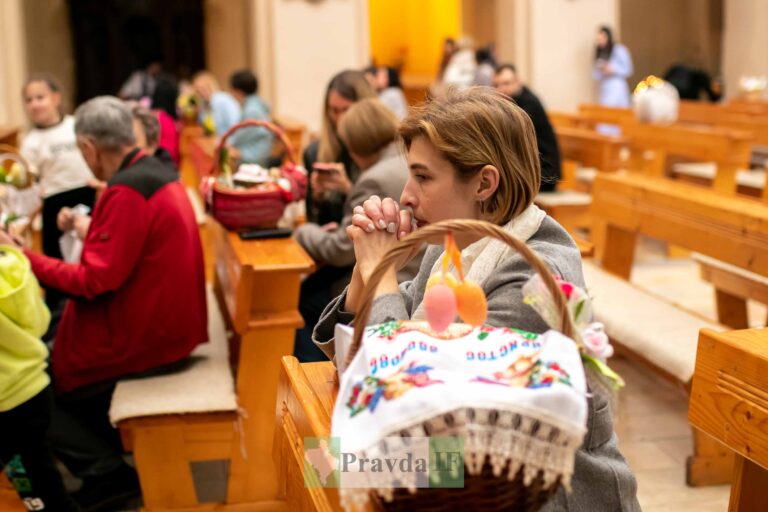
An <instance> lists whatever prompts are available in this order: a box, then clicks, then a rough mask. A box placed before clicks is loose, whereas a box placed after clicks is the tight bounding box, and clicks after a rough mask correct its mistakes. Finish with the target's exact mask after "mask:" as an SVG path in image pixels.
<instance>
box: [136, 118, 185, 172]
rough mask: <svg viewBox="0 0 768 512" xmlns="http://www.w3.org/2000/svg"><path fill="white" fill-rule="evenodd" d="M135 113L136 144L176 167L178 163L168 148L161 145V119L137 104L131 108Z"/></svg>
mask: <svg viewBox="0 0 768 512" xmlns="http://www.w3.org/2000/svg"><path fill="white" fill-rule="evenodd" d="M131 114H132V115H133V135H134V136H135V137H136V146H138V147H139V148H141V149H143V150H144V151H146V152H147V154H149V155H152V156H154V157H155V158H157V159H158V160H160V161H161V162H163V163H164V164H167V165H170V166H171V167H173V168H174V169H176V164H175V163H174V161H173V158H172V157H171V154H170V153H169V152H168V150H167V149H166V148H164V147H162V146H160V129H161V128H160V121H159V120H158V118H157V115H156V114H155V113H154V112H152V111H151V110H149V109H148V108H145V107H142V106H141V105H136V106H134V107H133V108H132V109H131Z"/></svg>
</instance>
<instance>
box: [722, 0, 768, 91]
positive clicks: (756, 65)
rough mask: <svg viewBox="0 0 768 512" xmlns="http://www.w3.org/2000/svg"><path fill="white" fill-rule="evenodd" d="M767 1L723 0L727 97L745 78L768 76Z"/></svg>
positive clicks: (736, 89)
mask: <svg viewBox="0 0 768 512" xmlns="http://www.w3.org/2000/svg"><path fill="white" fill-rule="evenodd" d="M766 20H768V1H766V0H725V30H724V34H723V76H724V78H725V93H726V96H728V97H734V96H737V95H738V93H739V90H738V89H739V78H740V77H741V76H744V75H762V76H768V25H767V21H766Z"/></svg>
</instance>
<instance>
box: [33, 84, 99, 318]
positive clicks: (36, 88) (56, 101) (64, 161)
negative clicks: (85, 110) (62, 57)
mask: <svg viewBox="0 0 768 512" xmlns="http://www.w3.org/2000/svg"><path fill="white" fill-rule="evenodd" d="M22 98H23V100H24V107H25V109H26V111H27V115H28V116H29V120H30V121H31V123H32V129H31V130H30V131H29V132H28V133H27V134H26V136H25V137H24V139H23V140H22V143H21V154H22V155H23V156H24V157H25V158H26V159H27V160H29V163H30V164H31V165H32V166H33V167H34V168H35V169H36V170H37V173H38V175H39V176H40V186H41V188H42V196H43V212H42V216H43V237H42V239H43V240H42V241H43V252H44V253H45V254H46V255H48V256H53V257H56V258H61V249H60V247H59V238H60V237H61V235H62V232H61V231H60V230H59V228H58V226H57V225H56V217H57V216H58V214H59V211H60V210H61V209H62V208H64V207H72V206H75V205H78V204H84V205H86V206H88V207H89V208H93V204H94V202H95V200H96V189H95V188H94V186H95V185H96V184H97V183H98V182H97V181H96V179H95V178H94V177H93V173H91V170H90V169H89V168H88V165H87V164H86V163H85V160H83V157H82V155H81V154H80V150H79V149H78V148H77V140H76V137H75V120H74V118H73V117H72V116H70V115H63V113H62V111H61V89H60V87H59V85H58V83H57V82H56V80H55V79H54V78H53V77H51V76H48V75H33V76H32V77H30V78H29V80H27V82H26V84H24V88H23V89H22ZM62 299H63V295H61V294H60V293H59V292H57V291H56V290H47V291H46V303H47V304H48V307H49V308H51V311H54V310H55V308H56V306H58V305H59V303H60V301H61V300H62Z"/></svg>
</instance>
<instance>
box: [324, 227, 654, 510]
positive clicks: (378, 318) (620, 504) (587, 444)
mask: <svg viewBox="0 0 768 512" xmlns="http://www.w3.org/2000/svg"><path fill="white" fill-rule="evenodd" d="M527 245H528V246H529V247H530V248H531V249H532V250H533V251H534V252H536V254H537V255H538V256H539V257H540V258H541V259H542V260H543V261H544V263H546V264H547V265H548V266H549V268H550V269H551V270H552V272H553V273H554V274H555V275H558V276H560V277H562V278H563V279H564V280H566V281H570V282H572V283H574V284H576V285H578V286H582V287H583V286H584V276H583V275H582V270H581V256H580V254H579V250H578V248H577V247H576V244H575V243H574V241H573V239H571V237H570V236H569V235H568V233H567V232H566V231H565V230H564V229H563V228H562V227H561V226H560V225H559V224H558V223H557V222H555V221H554V220H553V219H552V218H551V217H546V218H545V219H544V221H543V222H542V224H541V226H540V227H539V230H538V231H537V232H536V233H535V234H534V235H533V236H532V237H531V238H530V239H529V240H528V242H527ZM441 252H442V248H441V247H437V246H431V247H429V248H428V249H427V251H426V253H425V255H424V258H423V260H422V262H421V268H420V270H419V273H418V274H417V275H416V277H415V278H414V279H413V281H408V282H405V283H402V284H401V285H400V293H399V294H389V295H384V296H381V297H379V298H377V299H376V300H375V301H374V303H373V308H372V311H371V317H370V318H369V320H368V323H369V324H376V323H380V322H384V321H387V320H405V319H409V318H410V317H411V315H412V314H413V313H414V311H415V310H416V307H417V306H418V305H419V304H420V303H421V301H422V298H423V296H424V290H425V288H426V284H427V279H428V278H429V273H430V270H431V269H432V265H433V264H434V263H435V261H437V259H438V257H439V255H440V253H441ZM532 274H533V269H532V268H531V267H530V265H529V264H528V263H527V262H526V261H525V260H524V259H523V257H522V256H520V255H519V254H517V253H513V254H512V255H510V256H509V258H508V259H507V260H506V261H505V262H504V263H503V264H502V265H501V266H500V268H499V269H498V271H497V272H494V273H493V274H492V275H491V276H490V277H489V278H488V279H487V281H486V282H485V283H484V285H483V289H484V291H485V294H486V297H487V299H488V319H487V321H486V323H487V324H488V325H492V326H497V327H517V328H519V329H524V330H527V331H530V332H536V333H543V332H545V331H547V330H548V326H547V325H546V323H545V322H544V321H543V320H542V319H541V317H539V315H538V313H536V312H535V311H534V310H533V309H532V308H531V307H530V306H528V305H526V304H523V294H522V286H523V284H525V282H526V281H527V280H528V279H529V278H530V277H531V276H532ZM345 300H346V290H345V291H344V292H343V293H342V294H341V295H340V296H339V297H337V298H336V299H335V300H333V301H332V302H331V303H330V304H328V306H327V307H326V309H325V311H323V314H322V316H321V317H320V321H319V322H318V324H317V326H316V327H315V330H314V332H313V336H312V338H313V341H314V342H315V344H317V346H318V347H320V348H321V349H322V350H323V351H324V352H325V353H326V354H327V355H328V356H329V357H330V358H331V359H333V354H334V347H333V343H334V339H333V336H334V334H333V330H334V326H335V324H336V323H345V324H349V323H351V322H352V320H354V315H352V314H350V313H347V312H345V311H344V310H343V308H344V303H345ZM587 405H588V409H589V415H588V420H587V435H586V436H585V438H584V443H583V444H582V446H581V448H580V449H579V450H578V452H577V453H576V461H575V468H574V474H573V478H572V481H571V486H572V491H571V492H570V493H566V492H565V490H564V489H563V488H562V487H561V488H560V489H559V490H558V491H557V494H556V495H555V496H554V498H553V499H552V500H550V501H549V503H547V504H546V505H545V506H544V507H543V508H542V511H544V512H562V511H569V512H603V511H605V512H609V511H610V512H613V511H622V512H635V511H639V510H640V505H639V503H638V501H637V482H636V481H635V477H634V475H633V474H632V471H631V470H630V469H629V465H628V464H627V462H626V460H625V459H624V457H623V456H622V455H621V453H620V452H619V449H618V447H617V439H616V435H615V434H614V432H613V420H612V418H611V412H610V409H609V406H608V403H607V401H606V400H605V399H604V398H601V397H600V396H599V395H594V396H593V397H591V398H590V399H589V400H588V404H587Z"/></svg>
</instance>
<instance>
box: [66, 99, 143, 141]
mask: <svg viewBox="0 0 768 512" xmlns="http://www.w3.org/2000/svg"><path fill="white" fill-rule="evenodd" d="M75 133H76V134H77V135H83V136H86V137H90V138H92V139H93V140H94V142H95V144H96V145H97V146H99V147H101V148H104V149H107V150H115V149H119V148H121V147H124V146H133V145H134V144H136V138H135V137H134V135H133V116H132V115H131V110H130V109H129V108H128V106H127V105H126V104H125V103H124V102H123V101H121V100H119V99H117V98H115V97H114V96H97V97H96V98H93V99H90V100H88V101H86V102H85V103H83V104H82V105H80V106H79V107H78V108H77V110H76V111H75Z"/></svg>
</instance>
